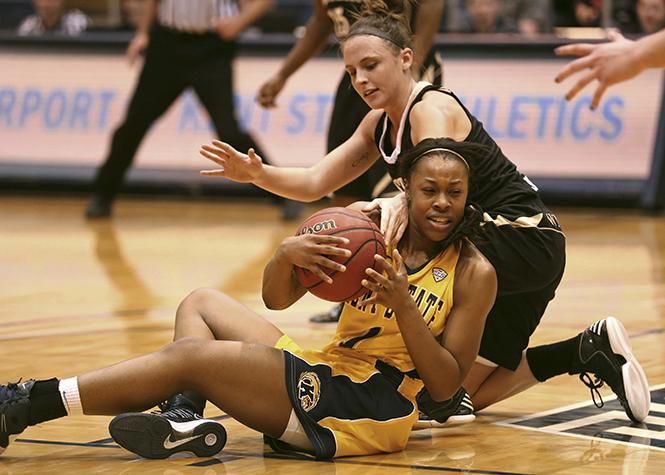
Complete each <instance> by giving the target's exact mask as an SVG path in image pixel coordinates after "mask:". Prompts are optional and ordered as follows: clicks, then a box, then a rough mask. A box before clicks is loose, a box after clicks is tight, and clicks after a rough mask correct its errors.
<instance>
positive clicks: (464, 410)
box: [412, 388, 476, 430]
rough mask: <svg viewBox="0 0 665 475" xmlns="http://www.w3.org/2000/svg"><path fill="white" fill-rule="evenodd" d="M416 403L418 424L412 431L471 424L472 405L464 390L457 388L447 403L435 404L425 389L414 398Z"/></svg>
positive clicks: (473, 416)
mask: <svg viewBox="0 0 665 475" xmlns="http://www.w3.org/2000/svg"><path fill="white" fill-rule="evenodd" d="M416 402H417V403H418V413H419V414H418V422H416V423H415V424H414V425H413V428H412V430H421V429H439V428H441V427H450V426H454V425H459V424H466V423H467V422H473V420H474V419H475V418H476V416H475V415H474V414H473V404H472V403H471V398H470V397H469V394H468V393H467V392H466V389H464V388H459V390H458V391H457V392H456V393H455V395H454V396H453V397H452V398H450V399H448V400H447V401H441V402H437V401H435V400H434V399H432V397H431V396H430V395H429V393H428V392H427V390H426V389H425V388H423V389H422V391H420V392H419V393H418V395H417V396H416Z"/></svg>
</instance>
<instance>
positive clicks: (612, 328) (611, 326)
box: [605, 317, 633, 361]
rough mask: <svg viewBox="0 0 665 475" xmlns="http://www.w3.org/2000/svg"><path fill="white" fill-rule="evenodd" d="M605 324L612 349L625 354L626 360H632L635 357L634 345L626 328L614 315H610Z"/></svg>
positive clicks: (618, 353) (622, 354) (619, 353)
mask: <svg viewBox="0 0 665 475" xmlns="http://www.w3.org/2000/svg"><path fill="white" fill-rule="evenodd" d="M605 324H606V325H607V335H608V337H609V340H610V346H611V347H612V351H613V352H614V353H615V354H617V355H621V356H623V358H624V359H625V360H626V361H628V360H630V359H631V358H632V357H633V347H632V345H631V344H630V337H629V336H628V332H627V331H626V328H625V327H624V326H623V325H622V324H621V322H620V321H619V320H617V319H616V318H614V317H608V318H607V319H606V320H605Z"/></svg>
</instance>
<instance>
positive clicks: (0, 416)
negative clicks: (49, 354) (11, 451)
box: [0, 380, 35, 454]
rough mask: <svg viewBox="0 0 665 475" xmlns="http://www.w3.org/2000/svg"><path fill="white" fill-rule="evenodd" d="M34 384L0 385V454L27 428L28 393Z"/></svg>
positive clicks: (31, 382)
mask: <svg viewBox="0 0 665 475" xmlns="http://www.w3.org/2000/svg"><path fill="white" fill-rule="evenodd" d="M34 384H35V382H34V381H33V380H30V381H26V382H25V383H22V384H19V383H9V384H7V386H3V385H0V454H2V453H3V452H4V451H5V449H6V448H7V446H8V445H9V443H10V442H12V441H13V440H14V439H15V438H16V436H17V435H18V434H20V433H21V432H23V431H24V430H25V428H26V427H28V413H29V412H30V391H31V390H32V386H34Z"/></svg>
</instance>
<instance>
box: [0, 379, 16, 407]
mask: <svg viewBox="0 0 665 475" xmlns="http://www.w3.org/2000/svg"><path fill="white" fill-rule="evenodd" d="M19 384H21V380H20V379H19V380H18V382H17V383H7V386H4V385H0V404H4V403H12V402H16V401H18V400H19V399H20V397H19V395H18V390H19Z"/></svg>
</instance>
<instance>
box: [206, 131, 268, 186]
mask: <svg viewBox="0 0 665 475" xmlns="http://www.w3.org/2000/svg"><path fill="white" fill-rule="evenodd" d="M199 153H200V154H201V155H203V156H204V157H205V158H207V159H208V160H211V161H213V162H215V163H216V164H217V165H219V166H220V167H221V168H220V169H217V170H201V175H203V176H220V177H224V178H228V179H230V180H233V181H237V182H239V183H253V182H254V181H255V180H256V179H258V178H259V177H260V176H261V172H262V171H263V161H262V160H261V157H259V156H258V155H257V154H256V152H255V151H254V149H253V148H250V149H249V151H248V152H247V155H245V154H244V153H240V152H238V151H237V150H236V149H235V148H233V147H232V146H231V145H229V144H227V143H224V142H220V141H219V140H213V141H212V144H211V145H202V146H201V150H199Z"/></svg>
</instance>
